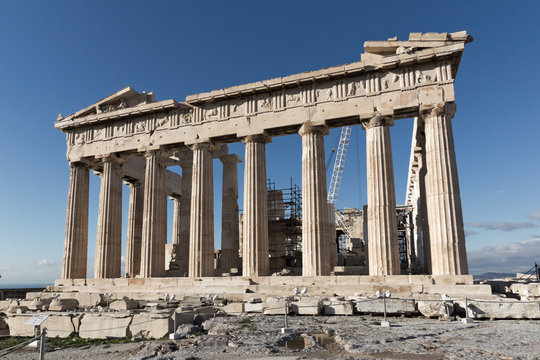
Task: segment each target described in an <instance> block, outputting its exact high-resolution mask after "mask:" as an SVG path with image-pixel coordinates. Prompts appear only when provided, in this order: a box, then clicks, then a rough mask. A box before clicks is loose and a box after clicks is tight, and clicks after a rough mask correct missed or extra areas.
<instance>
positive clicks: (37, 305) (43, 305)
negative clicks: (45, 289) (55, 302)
mask: <svg viewBox="0 0 540 360" xmlns="http://www.w3.org/2000/svg"><path fill="white" fill-rule="evenodd" d="M51 302H52V299H41V298H35V299H33V300H32V302H31V303H30V304H29V305H28V309H29V310H33V311H37V310H39V311H46V310H47V309H48V308H49V304H50V303H51Z"/></svg>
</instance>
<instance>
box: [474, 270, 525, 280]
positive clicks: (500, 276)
mask: <svg viewBox="0 0 540 360" xmlns="http://www.w3.org/2000/svg"><path fill="white" fill-rule="evenodd" d="M508 277H512V278H513V277H516V273H498V272H487V273H483V274H482V275H473V278H474V280H493V279H504V278H508Z"/></svg>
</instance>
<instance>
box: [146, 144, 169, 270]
mask: <svg viewBox="0 0 540 360" xmlns="http://www.w3.org/2000/svg"><path fill="white" fill-rule="evenodd" d="M144 156H145V157H146V170H145V176H144V207H143V226H142V248H141V277H143V278H149V277H160V276H163V275H164V274H165V244H166V243H167V198H166V194H165V171H166V167H165V164H164V157H165V155H164V153H163V152H161V151H159V150H149V151H146V152H145V154H144Z"/></svg>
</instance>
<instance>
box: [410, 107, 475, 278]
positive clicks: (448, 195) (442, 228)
mask: <svg viewBox="0 0 540 360" xmlns="http://www.w3.org/2000/svg"><path fill="white" fill-rule="evenodd" d="M421 110H422V111H421V116H422V117H423V119H424V122H425V134H426V170H427V172H426V195H427V202H426V203H427V212H428V223H429V238H430V246H431V270H432V274H433V275H461V274H467V273H468V266H467V254H466V250H465V232H464V229H463V215H462V210H461V198H460V194H459V182H458V174H457V164H456V154H455V152H454V137H453V134H452V122H451V119H452V117H453V116H454V113H455V111H456V105H455V104H454V103H445V104H440V105H438V106H435V107H429V108H426V109H421Z"/></svg>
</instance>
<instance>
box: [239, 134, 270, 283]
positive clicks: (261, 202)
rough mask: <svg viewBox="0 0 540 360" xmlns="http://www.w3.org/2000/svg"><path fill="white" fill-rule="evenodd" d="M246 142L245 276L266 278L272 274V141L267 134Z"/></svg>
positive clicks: (245, 139)
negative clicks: (268, 181) (268, 169)
mask: <svg viewBox="0 0 540 360" xmlns="http://www.w3.org/2000/svg"><path fill="white" fill-rule="evenodd" d="M242 141H243V142H244V144H245V146H246V157H245V161H246V164H245V167H244V217H243V231H242V233H243V239H242V240H243V247H242V275H243V276H264V275H269V271H270V268H269V259H268V204H267V202H266V201H267V200H266V150H265V144H266V143H268V142H270V141H271V138H270V137H269V136H268V135H266V134H261V135H250V136H247V137H245V138H244V139H243V140H242Z"/></svg>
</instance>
